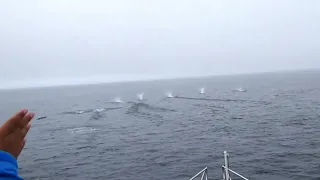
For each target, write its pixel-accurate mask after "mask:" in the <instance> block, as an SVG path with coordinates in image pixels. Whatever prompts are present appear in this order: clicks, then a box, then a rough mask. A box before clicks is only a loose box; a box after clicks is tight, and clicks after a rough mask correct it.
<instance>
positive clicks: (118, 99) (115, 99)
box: [113, 97, 123, 103]
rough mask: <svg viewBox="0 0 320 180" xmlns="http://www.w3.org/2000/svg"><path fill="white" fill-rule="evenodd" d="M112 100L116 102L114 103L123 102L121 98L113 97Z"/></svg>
mask: <svg viewBox="0 0 320 180" xmlns="http://www.w3.org/2000/svg"><path fill="white" fill-rule="evenodd" d="M113 102H116V103H123V101H122V100H121V98H118V97H117V98H114V100H113Z"/></svg>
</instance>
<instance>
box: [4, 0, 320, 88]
mask: <svg viewBox="0 0 320 180" xmlns="http://www.w3.org/2000/svg"><path fill="white" fill-rule="evenodd" d="M308 68H320V1H318V0H265V1H262V0H261V1H260V0H259V1H257V0H243V1H239V0H229V1H224V0H220V1H218V0H217V1H215V0H192V1H191V0H45V1H44V0H38V1H36V0H28V1H24V0H20V1H12V0H1V1H0V82H1V83H0V88H8V87H18V86H34V85H50V84H52V85H55V84H72V83H87V82H100V81H107V82H108V81H122V80H137V79H154V78H170V77H181V76H199V75H215V74H234V73H251V72H265V71H277V70H293V69H308Z"/></svg>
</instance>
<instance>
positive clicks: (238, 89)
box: [236, 88, 247, 92]
mask: <svg viewBox="0 0 320 180" xmlns="http://www.w3.org/2000/svg"><path fill="white" fill-rule="evenodd" d="M236 91H238V92H246V91H247V90H246V89H243V88H237V89H236Z"/></svg>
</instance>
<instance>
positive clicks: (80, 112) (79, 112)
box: [76, 111, 84, 114]
mask: <svg viewBox="0 0 320 180" xmlns="http://www.w3.org/2000/svg"><path fill="white" fill-rule="evenodd" d="M82 113H84V111H76V114H82Z"/></svg>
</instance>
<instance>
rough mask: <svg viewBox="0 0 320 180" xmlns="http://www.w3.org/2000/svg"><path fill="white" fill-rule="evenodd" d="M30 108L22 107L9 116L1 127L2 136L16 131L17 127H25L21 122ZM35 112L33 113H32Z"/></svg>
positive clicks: (0, 133) (0, 134)
mask: <svg viewBox="0 0 320 180" xmlns="http://www.w3.org/2000/svg"><path fill="white" fill-rule="evenodd" d="M27 113H28V110H26V109H22V110H20V111H18V112H17V113H16V114H15V115H13V116H12V117H11V118H9V119H8V120H7V121H6V122H5V123H4V124H3V125H2V126H1V128H0V136H1V137H5V136H7V135H9V134H10V133H12V132H13V131H15V129H16V128H17V127H20V128H23V126H22V125H21V124H20V123H21V122H22V121H23V119H24V117H25V116H26V115H27ZM32 114H33V113H32Z"/></svg>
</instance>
